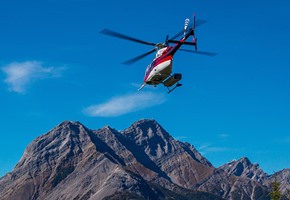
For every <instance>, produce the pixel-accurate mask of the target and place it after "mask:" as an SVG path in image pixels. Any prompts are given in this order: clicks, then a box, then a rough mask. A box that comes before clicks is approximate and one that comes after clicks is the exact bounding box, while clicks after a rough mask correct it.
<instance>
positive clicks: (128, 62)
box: [123, 48, 156, 65]
mask: <svg viewBox="0 0 290 200" xmlns="http://www.w3.org/2000/svg"><path fill="white" fill-rule="evenodd" d="M154 51H156V49H155V48H154V49H152V50H150V51H148V52H146V53H144V54H142V55H140V56H137V57H135V58H132V59H130V60H127V61H125V62H123V64H125V65H131V64H133V63H134V62H136V61H138V60H140V59H142V58H144V57H146V56H148V55H149V54H151V53H153V52H154Z"/></svg>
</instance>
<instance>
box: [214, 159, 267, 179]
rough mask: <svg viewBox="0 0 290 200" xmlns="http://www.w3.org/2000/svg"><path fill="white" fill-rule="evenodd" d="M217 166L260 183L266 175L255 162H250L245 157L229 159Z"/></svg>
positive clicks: (229, 172) (231, 173)
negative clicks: (227, 161)
mask: <svg viewBox="0 0 290 200" xmlns="http://www.w3.org/2000/svg"><path fill="white" fill-rule="evenodd" d="M219 168H220V169H222V170H224V171H225V172H227V173H228V174H230V175H234V176H238V177H247V178H250V179H252V180H256V181H258V182H260V183H262V182H263V181H264V180H265V179H266V177H267V176H268V175H267V174H266V173H265V172H264V171H263V170H262V169H261V168H260V166H259V165H258V164H257V163H254V164H252V163H251V161H250V160H249V159H248V158H247V157H242V158H240V159H239V160H234V161H231V162H229V163H227V164H225V165H223V166H221V167H219Z"/></svg>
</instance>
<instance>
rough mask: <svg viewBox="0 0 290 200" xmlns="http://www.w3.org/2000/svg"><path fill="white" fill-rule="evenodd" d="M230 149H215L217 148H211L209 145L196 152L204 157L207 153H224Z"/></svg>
mask: <svg viewBox="0 0 290 200" xmlns="http://www.w3.org/2000/svg"><path fill="white" fill-rule="evenodd" d="M230 150H231V149H230V148H227V147H217V146H212V145H210V144H205V145H202V146H200V147H199V148H198V151H199V152H200V153H201V154H202V155H205V154H207V153H216V152H224V151H230Z"/></svg>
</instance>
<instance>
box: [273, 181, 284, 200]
mask: <svg viewBox="0 0 290 200" xmlns="http://www.w3.org/2000/svg"><path fill="white" fill-rule="evenodd" d="M279 187H280V183H279V182H278V181H277V178H276V176H275V180H274V182H272V191H271V192H270V197H271V200H281V199H282V193H281V192H280V190H279Z"/></svg>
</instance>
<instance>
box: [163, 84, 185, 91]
mask: <svg viewBox="0 0 290 200" xmlns="http://www.w3.org/2000/svg"><path fill="white" fill-rule="evenodd" d="M180 86H182V84H181V83H176V85H175V86H174V87H173V88H170V87H167V89H168V93H170V92H172V91H173V90H175V89H176V88H177V87H180Z"/></svg>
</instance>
